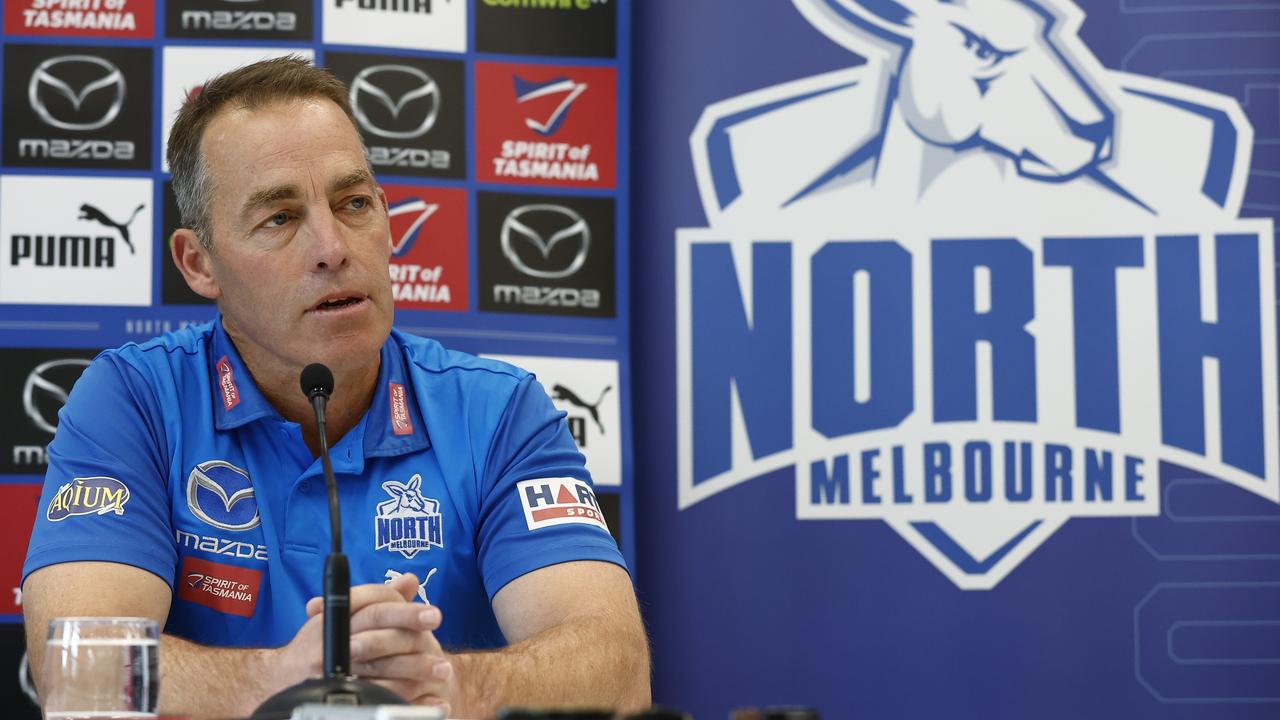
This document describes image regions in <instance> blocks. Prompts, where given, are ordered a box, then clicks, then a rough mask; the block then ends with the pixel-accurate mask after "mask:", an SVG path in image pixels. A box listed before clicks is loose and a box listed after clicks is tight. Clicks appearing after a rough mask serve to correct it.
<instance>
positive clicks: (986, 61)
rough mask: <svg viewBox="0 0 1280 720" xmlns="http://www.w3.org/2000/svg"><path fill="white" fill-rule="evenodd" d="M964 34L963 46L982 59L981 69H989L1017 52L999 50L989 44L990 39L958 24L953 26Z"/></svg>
mask: <svg viewBox="0 0 1280 720" xmlns="http://www.w3.org/2000/svg"><path fill="white" fill-rule="evenodd" d="M954 27H955V28H956V29H957V30H959V31H960V34H961V35H962V36H964V46H965V48H966V49H967V50H968V51H969V52H971V53H973V56H974V57H975V58H977V59H978V60H980V61H982V66H983V67H982V69H984V70H991V69H993V68H995V67H996V66H997V65H999V64H1000V63H1002V62H1004V61H1005V60H1007V59H1009V58H1011V57H1013V56H1014V55H1017V54H1018V51H1017V50H1001V49H1000V48H998V47H996V46H995V45H992V44H991V41H990V40H987V39H986V38H984V37H982V36H981V35H979V34H977V33H975V32H973V31H972V30H970V29H968V28H966V27H962V26H960V25H955V26H954Z"/></svg>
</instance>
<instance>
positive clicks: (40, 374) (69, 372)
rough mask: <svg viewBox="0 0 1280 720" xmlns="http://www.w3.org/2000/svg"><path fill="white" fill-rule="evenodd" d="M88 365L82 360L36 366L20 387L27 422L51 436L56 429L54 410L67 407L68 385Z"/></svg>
mask: <svg viewBox="0 0 1280 720" xmlns="http://www.w3.org/2000/svg"><path fill="white" fill-rule="evenodd" d="M88 366H89V361H88V360H85V359H82V358H68V359H65V360H50V361H48V362H43V363H40V364H39V365H37V366H36V367H35V369H34V370H32V371H31V373H30V374H29V375H27V381H26V382H25V383H23V385H22V409H23V410H25V411H26V413H27V417H28V418H29V419H30V420H31V423H32V424H33V425H35V426H36V427H38V428H40V429H41V430H43V431H45V432H47V433H49V434H50V435H52V434H53V433H54V431H55V430H57V429H58V411H59V410H61V409H62V406H63V405H66V404H67V396H68V395H69V394H70V393H71V386H72V385H75V383H76V380H79V379H80V373H82V372H84V369H85V368H86V367H88Z"/></svg>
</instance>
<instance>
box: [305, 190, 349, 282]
mask: <svg viewBox="0 0 1280 720" xmlns="http://www.w3.org/2000/svg"><path fill="white" fill-rule="evenodd" d="M307 226H308V227H307V234H308V235H309V238H308V239H309V240H310V247H309V248H308V252H309V255H310V257H309V258H308V260H309V262H308V267H310V268H311V269H312V270H336V269H338V268H340V267H342V266H343V265H345V264H347V259H348V255H349V252H350V248H349V246H348V245H347V239H346V236H345V235H343V228H342V224H341V223H340V222H338V218H337V216H335V215H334V214H333V210H332V209H330V208H329V206H328V205H327V204H324V205H322V206H321V207H318V208H316V209H315V210H314V211H312V212H311V213H309V215H308V218H307Z"/></svg>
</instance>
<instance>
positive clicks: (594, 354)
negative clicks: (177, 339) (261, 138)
mask: <svg viewBox="0 0 1280 720" xmlns="http://www.w3.org/2000/svg"><path fill="white" fill-rule="evenodd" d="M629 18H630V0H593V1H592V2H576V1H575V2H555V3H512V2H500V3H495V2H493V1H492V0H409V1H402V0H395V1H392V0H387V1H385V2H383V1H382V0H374V1H370V0H319V1H315V2H313V0H240V1H237V2H227V1H226V0H168V1H167V2H163V3H162V2H152V0H102V1H101V2H99V1H98V0H89V1H87V2H44V1H42V0H18V1H16V2H8V1H6V2H5V3H4V12H3V31H2V32H0V80H2V82H3V85H2V86H0V97H3V98H4V107H5V113H4V118H3V120H0V236H2V237H0V373H2V375H0V377H3V378H7V380H3V381H0V403H3V406H2V407H0V416H3V417H4V418H6V420H5V422H4V423H2V424H0V427H2V428H3V430H0V439H3V440H4V442H3V445H4V447H3V448H0V452H3V456H2V457H0V492H7V493H9V494H11V495H14V497H13V498H12V500H13V501H12V502H8V501H6V502H4V503H3V506H4V507H6V508H8V511H7V512H9V513H10V514H11V515H13V517H10V518H8V521H7V522H5V524H4V525H5V527H6V528H9V534H8V535H6V536H5V537H4V538H0V554H2V555H0V556H2V557H3V558H5V562H4V564H3V567H0V573H3V577H0V584H2V583H5V582H7V583H9V585H2V588H9V587H14V588H16V586H17V584H18V579H19V578H18V572H19V568H20V563H21V560H22V557H23V555H24V554H25V551H26V541H27V535H28V533H29V532H30V526H31V519H32V517H34V513H33V511H34V505H33V503H34V499H33V498H34V497H35V495H34V493H36V492H37V491H36V488H38V483H39V482H40V481H41V478H42V473H43V469H44V467H45V446H46V445H47V444H48V442H49V440H50V439H51V437H52V434H53V431H54V429H55V427H56V423H57V411H58V409H59V408H60V407H61V406H62V404H63V402H65V400H66V394H67V392H68V391H69V390H70V388H71V386H72V384H73V383H74V382H75V379H76V378H77V377H79V373H80V372H81V371H82V370H83V367H84V365H85V363H86V361H87V360H88V359H90V358H92V357H93V356H94V355H95V354H96V353H97V352H98V351H100V350H101V349H103V348H108V347H114V346H117V345H121V344H123V343H125V342H130V341H144V340H146V339H148V338H150V337H153V336H155V335H158V334H160V333H163V332H166V331H169V330H175V329H178V328H181V327H183V326H185V325H187V324H190V323H199V322H205V321H208V320H209V319H210V318H212V317H213V316H214V313H215V308H214V307H213V305H212V303H210V302H209V301H208V300H206V299H205V298H202V297H200V296H199V295H196V294H195V293H193V292H192V291H191V290H190V289H189V288H188V287H187V286H186V283H185V282H184V281H183V280H182V278H181V276H180V275H179V274H178V273H177V272H176V270H175V269H174V268H173V266H172V263H171V260H170V258H169V248H168V240H167V239H168V236H169V234H171V233H172V232H173V230H174V229H175V228H176V227H178V224H179V218H178V217H177V208H176V204H175V201H174V199H173V190H172V186H171V183H170V178H169V174H168V167H167V164H166V163H165V160H164V152H163V151H164V143H165V142H166V141H167V138H168V134H169V128H170V127H171V125H172V123H173V118H174V115H175V113H176V112H177V109H178V107H179V106H180V105H181V103H182V101H183V100H184V99H185V98H186V97H188V96H189V95H190V94H191V93H194V92H199V91H200V88H201V86H202V85H203V83H204V82H205V81H206V80H207V79H208V78H209V77H211V76H213V75H216V74H218V73H220V72H223V71H225V70H228V69H231V68H234V67H238V66H240V65H243V64H245V63H249V62H253V61H255V60H258V59H261V58H266V57H275V56H280V55H284V54H290V53H292V54H297V55H301V56H303V57H308V58H312V59H315V60H316V61H317V62H319V63H320V64H323V65H326V66H329V67H331V68H332V69H333V70H334V72H335V73H336V74H337V75H338V76H339V77H341V78H342V79H343V80H344V81H345V82H347V83H348V84H349V85H350V88H351V95H350V99H351V102H352V105H353V108H354V110H355V115H356V119H357V122H358V124H359V130H360V133H361V135H362V138H363V139H364V141H365V143H366V145H367V147H368V150H369V157H370V160H371V162H372V163H373V165H374V170H375V172H376V173H377V175H378V178H379V181H380V182H381V183H382V185H383V187H384V188H385V190H386V192H387V199H388V202H389V204H390V210H391V213H390V214H391V218H390V220H391V233H392V238H391V240H392V245H393V257H392V264H391V280H392V286H393V289H394V293H395V298H396V324H397V326H398V327H400V328H401V329H402V330H405V331H407V332H411V333H415V334H420V335H426V336H430V337H434V338H436V339H438V340H440V341H441V342H442V343H444V344H445V345H447V346H449V347H453V348H456V349H459V350H464V351H467V352H472V353H477V354H479V353H485V354H492V355H501V356H504V357H512V358H517V359H523V358H528V359H529V368H530V369H531V370H534V371H535V372H538V373H539V374H541V373H543V372H546V373H549V376H548V378H546V379H544V380H543V382H544V384H546V385H547V388H548V390H549V391H552V390H553V389H554V387H557V386H558V384H560V385H563V386H564V388H567V390H566V393H567V394H563V397H561V398H559V399H558V400H557V402H558V403H560V404H561V406H562V407H564V409H566V410H567V411H568V412H569V416H568V419H567V420H566V422H567V423H568V424H569V425H570V427H571V429H573V431H574V437H575V438H576V439H577V440H578V441H579V442H580V443H583V449H584V452H586V453H587V454H588V455H589V457H591V458H592V459H591V463H592V467H593V468H596V467H598V468H599V469H598V470H597V472H598V473H599V475H600V479H599V484H600V506H601V508H602V509H603V511H604V512H603V516H604V517H603V519H602V522H607V524H608V526H609V530H610V532H612V533H614V535H615V536H616V537H619V538H620V541H621V543H622V546H623V552H624V553H625V554H626V555H627V556H628V559H629V560H630V561H631V562H633V563H634V560H635V558H634V555H633V553H632V549H633V546H634V542H632V534H633V532H634V528H633V523H632V517H633V511H632V486H631V480H630V463H631V445H630V441H629V433H630V422H629V413H630V392H629V388H628V383H629V381H630V364H629V340H630V309H629V302H628V301H629V298H630V291H629V276H628V274H627V273H626V272H625V265H624V264H620V263H619V260H620V259H622V258H626V257H627V253H628V235H627V231H626V227H627V222H628V217H629V197H628V193H629V189H630V188H629V184H628V177H629V176H628V172H629V169H628V166H627V159H628V158H627V155H626V154H625V153H619V152H618V148H626V147H629V145H630V140H629V136H628V132H629V128H628V123H627V121H626V119H627V118H628V116H629V115H628V96H627V93H628V91H629V78H630V74H631V73H630V60H629V55H628V53H629V42H628V36H629V32H630V30H629V23H630V20H629ZM481 212H491V213H492V212H497V213H501V216H499V217H484V216H480V215H479V213H481ZM504 237H508V246H509V247H510V248H511V249H510V250H509V251H506V252H504V250H503V247H504V246H503V238H504ZM562 261H563V262H562ZM620 270H622V272H620ZM495 285H497V286H499V287H498V288H497V290H496V292H497V295H495ZM495 297H497V298H498V300H497V301H495V300H494V298H495ZM584 298H585V299H584ZM552 376H554V377H552ZM562 377H568V378H572V379H573V380H574V381H575V382H581V381H584V380H587V379H589V380H590V383H589V384H590V385H591V386H590V387H584V388H583V389H581V390H580V391H579V389H578V387H577V385H570V384H564V381H563V380H561V379H559V378H562ZM597 381H598V382H597ZM606 387H607V388H608V390H605V389H604V388H606ZM570 395H572V397H573V398H576V399H578V400H579V401H580V402H581V403H583V404H582V405H575V404H574V400H573V399H571V398H570ZM592 403H594V405H592ZM597 415H598V420H597V418H596V416H597ZM601 428H603V429H601ZM597 447H599V448H600V449H599V450H597ZM605 448H607V450H605ZM210 559H214V558H212V556H211V558H210ZM4 597H5V602H4V604H5V607H8V608H9V609H7V610H4V609H2V608H0V610H2V611H0V621H4V622H9V623H17V622H20V620H21V616H20V612H21V606H20V598H19V596H18V595H17V594H16V592H15V594H14V595H13V597H12V599H10V597H9V595H8V594H6V595H5V596H4ZM10 600H11V601H12V607H10V605H9V603H10ZM0 625H2V623H0ZM10 629H13V630H14V631H15V632H14V633H12V635H13V639H14V642H6V644H5V645H4V647H0V657H7V658H9V664H6V665H4V666H3V667H0V670H3V674H0V688H4V691H5V692H10V691H12V694H14V696H15V697H16V693H17V692H18V690H17V686H16V677H15V675H14V673H11V672H9V671H8V670H4V668H7V667H9V666H10V665H12V667H13V668H16V667H17V664H18V661H19V654H20V650H21V648H20V644H19V643H18V642H17V637H18V634H19V633H18V629H19V626H17V625H12V626H10ZM6 637H8V636H6ZM7 705H8V704H7ZM14 707H15V708H16V706H14ZM14 712H18V710H16V709H15V710H14ZM16 716H17V715H15V717H16ZM32 716H34V713H33V714H32Z"/></svg>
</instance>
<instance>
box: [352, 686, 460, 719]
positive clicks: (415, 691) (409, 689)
mask: <svg viewBox="0 0 1280 720" xmlns="http://www.w3.org/2000/svg"><path fill="white" fill-rule="evenodd" d="M370 682H373V683H375V684H378V685H381V686H382V687H384V688H386V689H388V690H390V691H391V692H393V693H395V694H397V695H399V696H400V697H402V698H404V700H405V702H409V698H412V697H417V696H419V695H423V693H422V691H421V690H419V683H416V682H410V681H408V680H386V679H383V678H373V679H371V680H370ZM439 692H443V690H441V691H439ZM426 696H427V697H431V698H434V697H435V695H434V693H427V694H426ZM446 717H447V716H446Z"/></svg>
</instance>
